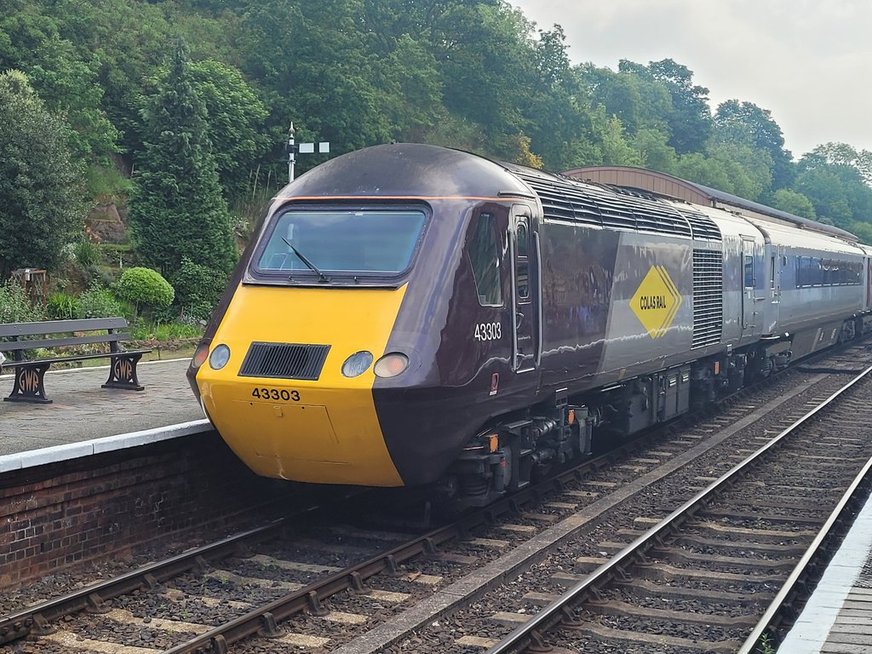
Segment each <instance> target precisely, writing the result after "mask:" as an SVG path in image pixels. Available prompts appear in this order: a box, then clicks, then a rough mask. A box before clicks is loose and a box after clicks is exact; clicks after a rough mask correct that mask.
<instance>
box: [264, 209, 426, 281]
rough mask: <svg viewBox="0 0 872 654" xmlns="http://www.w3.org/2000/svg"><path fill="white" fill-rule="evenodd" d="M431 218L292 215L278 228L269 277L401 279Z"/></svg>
mask: <svg viewBox="0 0 872 654" xmlns="http://www.w3.org/2000/svg"><path fill="white" fill-rule="evenodd" d="M425 222H426V216H425V215H424V212H423V211H418V210H414V209H402V210H393V209H372V210H292V211H287V212H285V213H284V214H282V215H281V216H280V217H279V218H278V220H276V221H275V223H274V225H275V226H274V228H273V229H272V231H271V233H270V236H269V240H268V241H267V243H266V247H264V249H263V251H262V253H261V255H260V258H259V259H258V261H257V264H256V267H257V269H258V271H260V272H263V273H273V272H305V273H312V274H323V273H324V272H330V273H333V274H337V273H338V274H342V273H348V274H357V273H363V274H367V273H369V274H379V275H395V274H399V273H401V272H403V271H404V270H405V269H406V268H408V266H409V263H410V262H411V259H412V255H413V254H414V252H415V246H416V244H417V242H418V239H419V238H420V236H421V231H422V230H423V228H424V223H425Z"/></svg>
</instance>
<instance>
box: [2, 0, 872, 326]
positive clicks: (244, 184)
mask: <svg viewBox="0 0 872 654" xmlns="http://www.w3.org/2000/svg"><path fill="white" fill-rule="evenodd" d="M180 40H182V41H186V42H187V43H190V44H192V45H191V48H192V52H191V54H190V61H188V57H187V55H182V54H180V53H176V55H175V56H173V57H171V59H172V60H171V61H170V62H169V64H168V63H167V51H168V49H169V48H168V45H170V44H173V43H175V42H177V41H180ZM10 68H13V69H19V70H22V71H24V72H25V73H26V74H27V76H28V78H29V80H30V81H29V83H27V82H23V81H21V80H18V78H17V77H16V76H17V75H18V74H12V75H13V77H15V79H10V78H9V74H6V75H4V77H3V79H4V82H3V83H2V84H0V86H2V87H3V88H2V89H0V234H3V235H5V236H0V275H3V274H5V273H7V272H8V270H9V268H12V267H18V266H21V265H38V266H40V267H54V268H56V267H57V266H58V265H59V264H60V263H61V260H62V257H59V255H58V252H59V251H60V248H61V246H62V245H63V244H64V243H72V242H73V241H74V240H75V234H76V232H78V231H79V225H80V224H81V220H82V218H83V216H84V209H85V207H83V206H82V204H81V203H80V202H79V198H78V195H79V190H78V189H79V188H80V187H81V173H80V171H79V170H78V168H79V166H78V164H77V163H74V162H81V163H82V164H83V167H84V168H86V183H87V193H88V195H89V197H90V198H97V199H98V201H99V202H108V201H118V203H119V205H123V204H124V201H125V199H126V197H127V196H128V195H130V202H129V205H128V206H129V208H130V213H129V221H130V224H131V226H132V237H133V240H134V244H135V246H136V248H137V251H136V252H134V253H132V254H134V255H135V256H136V257H137V258H136V259H134V261H136V262H139V261H140V260H141V261H142V262H143V263H144V264H146V265H149V266H151V267H155V268H157V269H159V270H161V271H162V272H163V273H164V274H165V275H166V276H167V277H170V276H172V277H173V278H175V276H176V274H177V273H178V272H179V270H180V267H181V266H182V261H183V259H184V258H185V257H187V259H189V260H190V261H191V262H192V263H193V264H196V265H199V266H203V267H205V269H208V270H214V271H217V272H216V274H218V273H220V275H226V274H227V273H228V272H229V270H230V268H231V267H232V264H233V262H234V260H235V258H236V250H235V243H234V229H236V235H237V236H239V235H242V236H243V237H244V236H245V235H246V232H247V228H246V224H249V225H250V224H251V222H252V220H253V219H254V218H256V217H258V216H259V214H260V212H261V211H260V209H255V208H253V205H254V204H255V203H257V201H258V200H259V198H260V195H261V194H262V193H265V194H266V195H270V194H271V193H274V192H275V190H276V187H278V186H281V185H283V183H282V182H283V181H284V179H285V175H284V170H283V168H284V165H283V161H284V160H285V159H286V152H285V150H284V145H285V139H286V134H287V129H288V125H289V124H290V122H291V121H293V122H294V123H295V127H296V128H297V139H298V141H311V140H325V141H330V142H331V149H332V154H331V156H335V155H336V154H339V153H342V152H346V151H349V150H353V149H357V148H360V147H363V146H367V145H372V144H376V143H384V142H387V141H390V140H397V141H419V142H428V143H436V144H440V145H447V146H451V147H458V148H462V149H467V150H471V151H476V152H480V153H482V154H485V155H488V156H492V157H495V158H502V159H505V160H511V161H522V162H525V163H527V164H530V165H534V166H539V165H542V166H543V167H544V168H545V169H547V170H555V171H561V170H567V169H570V168H576V167H579V166H584V165H599V164H604V163H612V164H618V165H639V166H644V167H646V168H652V169H655V170H660V171H664V172H667V173H670V174H675V175H678V176H681V177H687V178H689V179H691V180H692V181H697V182H701V183H704V184H707V185H710V186H714V187H716V188H719V189H722V190H724V191H728V192H732V193H736V194H738V195H742V196H744V197H747V198H749V199H757V200H760V201H763V202H766V203H769V202H775V203H782V204H780V205H778V206H784V207H794V212H804V213H803V215H810V214H811V211H814V215H816V216H819V217H820V219H821V220H826V221H832V222H835V223H836V224H839V225H841V226H851V225H855V224H866V223H867V222H869V221H870V220H872V193H870V187H869V184H870V183H872V153H870V152H868V151H858V150H857V149H855V148H852V147H851V146H849V145H846V144H840V143H831V144H825V145H822V146H819V147H818V148H815V150H814V151H813V152H812V153H810V154H809V155H806V157H803V159H802V160H801V161H800V162H799V163H798V164H797V163H795V162H794V161H793V158H792V155H791V153H790V152H788V151H787V150H785V148H784V137H783V135H782V133H781V129H780V127H779V126H778V124H777V123H776V122H775V119H774V117H773V116H772V115H771V113H770V112H769V111H768V110H766V109H762V108H760V107H758V106H756V105H754V104H753V103H750V102H744V101H741V100H739V99H734V100H728V101H727V102H724V103H721V104H720V105H719V106H718V107H717V111H716V112H715V113H714V116H712V110H711V108H710V106H709V98H708V94H709V91H708V89H706V88H705V87H703V86H701V85H699V84H697V83H695V80H694V74H693V72H692V71H691V70H690V69H689V68H687V67H686V66H684V65H682V64H680V63H678V62H676V61H674V60H672V59H662V60H660V61H652V62H648V63H647V64H640V63H634V62H632V61H627V60H624V61H621V62H620V64H619V66H618V68H617V70H616V71H612V70H609V69H607V68H598V67H596V66H593V65H591V64H583V65H577V66H574V65H572V63H571V59H570V56H569V51H568V49H567V45H566V35H565V33H564V30H563V28H561V27H560V26H559V25H555V26H553V27H552V28H551V29H546V30H536V29H535V25H534V24H532V23H531V22H530V21H528V20H527V19H526V18H525V17H524V15H523V14H522V12H521V11H520V10H518V9H515V8H513V7H512V5H511V4H510V3H508V2H504V1H503V0H439V1H438V2H437V1H434V0H428V1H426V2H409V0H327V1H325V2H303V1H302V0H266V1H265V2H260V3H255V2H250V0H244V1H242V0H233V1H230V2H227V1H220V0H183V1H182V2H156V1H151V2H130V1H129V0H103V1H102V2H99V3H97V2H82V1H81V0H53V1H52V2H27V1H26V0H6V2H5V4H4V6H3V12H2V13H0V72H2V71H4V70H7V69H10ZM16 80H18V81H16ZM31 85H32V88H31ZM34 89H35V91H34ZM40 97H41V98H42V100H40V99H39V98H40ZM10 98H11V99H10ZM59 116H62V118H61V117H59ZM325 158H326V157H325V156H323V155H315V156H303V157H300V159H299V160H298V170H297V172H298V174H302V173H303V172H305V171H306V170H308V169H309V168H311V167H312V166H314V165H317V164H318V163H320V162H321V161H324V159H325ZM130 170H132V171H134V172H133V180H132V182H131V180H128V179H126V175H127V171H130ZM267 170H269V171H271V172H272V179H271V180H270V183H269V184H268V186H269V190H268V191H263V183H262V180H261V177H267V175H265V174H263V171H267ZM252 179H256V180H257V184H256V185H254V184H252ZM43 182H45V183H43ZM782 191H784V192H783V193H782ZM788 192H792V193H796V194H798V196H795V195H791V194H789V193H788ZM802 197H805V198H807V199H808V201H809V202H810V203H811V211H810V210H809V207H808V206H807V205H804V204H803V203H802ZM797 202H798V203H799V204H798V205H797ZM228 204H229V205H230V206H233V207H234V210H235V211H236V212H237V213H238V214H239V215H240V216H242V218H241V219H239V220H234V219H233V217H232V216H231V215H230V214H229V212H228V210H227V205H228ZM129 262H130V259H128V256H127V254H126V253H125V254H124V263H125V265H130V263H129ZM113 263H117V258H116V259H115V260H113ZM67 265H68V266H69V264H67ZM84 268H86V270H85V271H84V274H83V275H75V276H74V277H75V278H76V280H77V282H78V281H79V277H82V278H83V279H84V280H85V281H87V280H89V279H95V278H97V273H96V269H94V268H92V267H89V266H87V265H86V266H84ZM0 278H2V277H0ZM183 295H185V293H182V292H181V291H180V298H179V299H177V302H176V306H177V307H181V306H182V305H181V304H180V302H181V301H182V299H181V296H183ZM189 295H190V294H189ZM192 297H193V295H192ZM185 302H188V303H189V305H190V306H195V305H199V306H200V308H199V309H197V310H196V311H197V312H200V311H202V310H203V307H205V306H206V305H208V304H209V301H207V300H201V299H197V298H195V299H191V300H185ZM189 308H190V307H189Z"/></svg>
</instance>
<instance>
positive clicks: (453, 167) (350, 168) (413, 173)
mask: <svg viewBox="0 0 872 654" xmlns="http://www.w3.org/2000/svg"><path fill="white" fill-rule="evenodd" d="M325 196H330V197H373V196H376V197H385V198H391V197H410V196H411V197H422V198H433V197H488V198H497V197H506V196H509V197H511V196H523V197H527V198H530V197H533V196H532V195H531V193H530V190H529V189H528V188H527V187H526V186H525V185H524V184H523V183H522V182H521V181H520V180H518V178H517V177H515V176H514V175H511V174H509V173H508V172H507V171H506V169H505V168H504V167H503V166H501V165H500V164H498V163H495V162H493V161H491V160H489V159H486V158H484V157H480V156H478V155H475V154H471V153H469V152H463V151H461V150H452V149H449V148H443V147H439V146H435V145H425V144H422V143H392V144H390V145H376V146H372V147H369V148H363V149H361V150H355V151H354V152H349V153H348V154H343V155H341V156H339V157H336V158H334V159H330V160H329V161H327V162H325V163H323V164H321V165H320V166H317V167H316V168H313V169H312V170H310V171H309V172H307V173H306V174H304V175H301V176H300V177H299V178H298V179H296V180H295V181H294V182H292V183H291V184H289V185H288V186H286V187H285V188H284V189H283V190H282V191H281V192H280V193H279V196H278V197H279V198H281V199H287V198H298V199H302V198H320V197H325Z"/></svg>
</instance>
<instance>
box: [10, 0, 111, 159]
mask: <svg viewBox="0 0 872 654" xmlns="http://www.w3.org/2000/svg"><path fill="white" fill-rule="evenodd" d="M40 4H43V3H20V6H19V8H18V11H6V10H5V7H4V12H3V14H2V16H0V34H3V35H5V36H6V38H5V39H0V70H3V69H5V68H17V69H20V70H22V71H24V72H25V73H26V74H27V76H28V78H29V79H30V82H31V84H32V85H33V87H34V89H36V91H37V92H38V94H39V95H40V97H42V98H43V99H44V101H45V103H46V107H47V109H48V110H49V111H51V112H53V113H57V114H61V113H62V114H63V115H64V116H65V119H66V122H67V123H68V124H69V125H71V126H72V128H73V129H72V130H71V131H70V132H69V133H68V134H67V135H66V137H67V139H68V142H69V145H70V146H71V147H72V148H73V150H74V151H75V153H76V155H78V156H80V157H81V156H85V157H88V158H91V159H93V160H108V159H107V158H108V155H109V154H111V153H113V152H115V150H116V146H115V141H116V139H117V137H118V130H117V129H116V127H115V126H114V125H113V124H112V122H111V121H110V120H109V119H108V117H107V116H106V113H105V111H104V110H103V108H102V106H101V105H102V100H103V88H102V86H101V85H100V83H99V79H98V78H99V74H100V68H101V66H100V61H99V59H98V58H96V57H94V56H93V54H92V53H88V56H82V53H81V52H80V50H79V49H80V48H82V47H87V46H86V44H84V43H78V44H77V43H75V37H76V36H77V35H74V34H71V35H70V36H71V37H72V38H69V37H67V36H66V35H65V34H63V31H64V29H65V27H66V26H65V25H64V21H63V20H62V19H60V18H59V17H60V16H61V15H63V9H61V8H60V7H56V8H55V11H51V10H43V11H40V9H39V8H38V5H40ZM59 4H68V3H66V2H61V3H59Z"/></svg>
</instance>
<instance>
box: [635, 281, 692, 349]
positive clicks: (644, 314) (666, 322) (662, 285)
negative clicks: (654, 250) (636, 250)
mask: <svg viewBox="0 0 872 654" xmlns="http://www.w3.org/2000/svg"><path fill="white" fill-rule="evenodd" d="M680 306H681V293H679V292H678V289H677V288H675V284H673V283H672V279H671V278H670V277H669V273H668V272H666V268H664V267H663V266H651V269H650V270H649V271H648V274H647V275H645V279H643V280H642V283H641V284H639V288H638V289H637V290H636V294H635V295H633V297H632V298H631V299H630V308H631V309H632V310H633V313H635V314H636V317H637V318H638V319H639V322H640V323H642V326H643V327H644V328H645V329H646V330H648V335H649V336H650V337H651V338H660V337H661V336H663V334H665V333H666V330H667V329H669V326H670V325H671V324H672V321H673V320H674V319H675V314H676V313H678V307H680Z"/></svg>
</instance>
